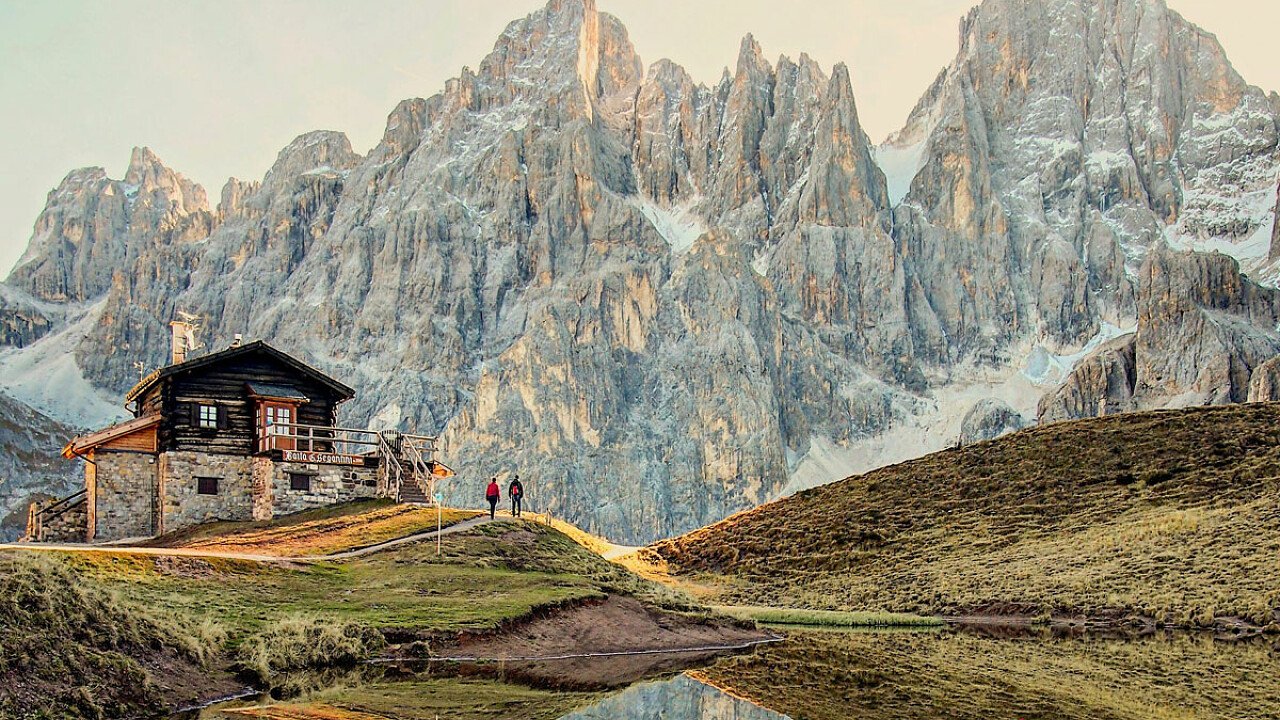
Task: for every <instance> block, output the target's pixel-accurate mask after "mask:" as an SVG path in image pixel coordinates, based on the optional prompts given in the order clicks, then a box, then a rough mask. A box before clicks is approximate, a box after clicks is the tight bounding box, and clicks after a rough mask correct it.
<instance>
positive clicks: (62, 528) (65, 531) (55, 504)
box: [22, 490, 89, 543]
mask: <svg viewBox="0 0 1280 720" xmlns="http://www.w3.org/2000/svg"><path fill="white" fill-rule="evenodd" d="M86 498H87V493H86V492H85V491H84V490H81V491H80V492H78V493H75V494H73V495H69V496H67V497H65V498H62V499H61V500H46V501H44V502H34V503H31V508H30V509H29V510H28V511H27V533H26V535H24V536H23V538H22V542H53V543H82V542H88V541H89V503H88V502H87V501H86Z"/></svg>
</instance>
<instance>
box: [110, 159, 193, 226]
mask: <svg viewBox="0 0 1280 720" xmlns="http://www.w3.org/2000/svg"><path fill="white" fill-rule="evenodd" d="M124 184H125V185H126V186H132V188H130V192H131V194H132V193H136V197H137V198H138V199H139V200H140V201H141V202H143V203H146V204H150V205H159V208H158V209H159V210H160V211H162V212H175V213H180V214H183V215H189V214H191V213H194V212H208V210H209V198H208V195H207V194H206V193H205V190H204V188H203V187H201V186H200V185H198V184H196V183H194V182H192V181H190V180H188V179H187V178H185V177H183V176H182V174H180V173H177V172H174V171H173V170H171V169H169V168H168V167H167V166H166V165H165V164H164V162H162V161H161V160H160V158H159V157H157V156H156V154H155V153H154V152H152V151H151V148H147V147H135V148H134V149H133V152H132V153H131V154H130V156H129V168H128V170H127V171H126V172H125V175H124Z"/></svg>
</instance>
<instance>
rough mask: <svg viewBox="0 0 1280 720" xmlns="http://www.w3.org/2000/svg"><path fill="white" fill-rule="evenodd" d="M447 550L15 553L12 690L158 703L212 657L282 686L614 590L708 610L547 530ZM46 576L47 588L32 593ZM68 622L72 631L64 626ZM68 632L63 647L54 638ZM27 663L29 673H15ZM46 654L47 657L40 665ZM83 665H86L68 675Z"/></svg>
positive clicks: (426, 546) (479, 539) (491, 528)
mask: <svg viewBox="0 0 1280 720" xmlns="http://www.w3.org/2000/svg"><path fill="white" fill-rule="evenodd" d="M339 517H345V516H339ZM316 521H317V518H310V519H307V520H305V521H304V522H306V523H312V522H316ZM237 532H241V531H237ZM192 535H200V533H193V534H192ZM204 537H205V538H206V539H208V540H210V541H213V542H216V541H217V539H216V537H215V536H210V535H204ZM295 537H296V536H295ZM442 549H443V553H442V554H441V555H440V556H437V555H436V544H435V542H421V543H411V544H406V545H401V546H397V547H395V548H392V549H389V550H385V551H381V552H377V553H373V554H369V555H366V556H362V557H359V558H354V559H351V560H349V561H345V562H341V563H337V562H316V563H289V562H279V563H261V562H255V561H250V560H240V559H232V558H199V557H179V556H174V557H166V556H159V555H144V554H136V553H135V554H129V553H94V552H74V551H68V552H56V553H55V552H49V553H43V554H41V555H40V556H39V557H38V558H28V557H26V555H25V554H23V557H22V558H17V557H16V554H15V555H14V556H5V555H0V594H3V595H4V597H0V612H4V611H5V609H6V607H8V606H7V605H5V603H6V602H7V603H10V604H12V605H13V606H14V607H23V608H27V609H25V610H23V612H24V613H26V614H22V613H17V611H16V610H13V609H9V615H10V617H11V618H13V619H12V620H10V621H6V619H5V618H0V630H3V629H10V630H13V631H14V632H12V633H9V634H6V635H4V636H3V637H0V647H2V648H3V649H4V651H5V653H4V655H3V659H0V687H3V686H4V685H5V681H7V680H11V679H12V678H11V677H10V676H12V675H13V674H14V673H16V672H19V671H21V672H22V673H26V674H25V675H23V677H28V676H30V677H31V678H33V679H34V680H35V681H37V686H38V687H44V686H48V687H52V688H56V689H57V690H58V691H59V692H63V691H66V692H70V690H68V688H74V687H76V685H75V684H70V685H68V684H66V683H67V682H68V678H70V679H71V681H72V682H73V683H78V684H79V685H80V686H83V687H98V686H99V685H105V686H108V687H114V688H120V689H121V693H122V694H123V695H127V696H128V697H131V698H133V700H132V701H131V702H134V703H135V705H138V704H139V703H141V704H142V705H147V704H150V705H147V707H153V706H154V704H155V703H157V702H159V700H160V699H161V697H162V695H163V693H161V692H160V691H159V690H157V689H156V683H155V682H154V681H153V680H152V679H151V674H152V673H153V672H155V671H156V666H153V662H152V661H155V660H157V658H159V657H160V656H164V657H166V658H177V660H174V662H177V661H178V660H181V661H182V662H185V663H186V664H187V665H193V664H195V663H199V662H206V663H208V662H212V663H215V664H217V665H218V666H219V667H223V668H227V667H234V668H236V669H240V670H244V671H248V672H250V673H251V674H254V675H257V676H258V677H263V678H272V682H275V680H276V676H278V675H279V674H280V673H282V672H284V671H288V670H291V669H295V668H313V667H329V666H333V665H341V664H345V663H352V662H357V661H359V660H361V659H365V658H367V657H369V656H370V655H372V654H374V653H376V652H377V651H378V650H379V649H380V648H381V647H382V641H383V639H384V638H387V639H394V640H395V641H396V642H401V641H409V640H413V639H425V640H427V641H428V645H429V644H430V642H431V641H432V640H433V639H434V638H436V637H437V636H439V635H448V634H450V633H454V632H458V631H464V630H469V631H486V630H495V629H498V628H501V627H502V626H504V625H505V624H507V623H510V622H511V621H514V620H518V619H521V618H525V617H529V616H532V615H533V614H535V612H536V611H537V610H539V609H543V608H547V607H552V606H557V605H561V604H565V603H572V602H578V601H583V600H588V599H600V598H604V597H605V596H607V595H610V594H623V595H630V596H634V597H636V598H638V599H641V600H642V601H643V602H646V603H647V604H649V605H650V606H659V607H663V608H668V609H674V610H696V609H699V608H698V606H696V605H695V604H694V603H693V602H692V601H691V600H689V599H688V598H687V597H685V596H683V595H680V594H679V593H675V592H673V591H670V590H668V589H667V588H664V587H662V586H660V585H657V584H654V583H651V582H649V581H646V580H643V579H641V578H639V577H637V576H635V575H633V574H632V573H630V572H629V571H627V570H625V569H624V568H621V567H619V566H617V565H614V564H612V563H610V562H607V561H605V560H604V559H602V558H600V557H599V556H598V555H596V554H595V553H593V552H591V551H590V550H588V549H586V548H584V547H582V546H581V545H579V544H578V543H577V542H575V541H573V540H572V539H570V538H568V537H566V536H565V535H563V534H562V533H560V532H558V531H556V530H555V529H553V528H549V527H547V526H545V525H538V524H534V523H528V522H520V521H502V522H498V523H493V524H490V525H485V526H482V527H478V528H475V529H472V530H470V531H466V532H460V533H457V534H454V535H450V536H448V537H446V538H444V539H443V543H442ZM33 563H34V564H33ZM31 567H36V568H38V569H39V571H38V572H36V571H32V570H30V568H31ZM32 577H35V578H36V579H37V580H39V583H38V584H37V585H36V586H34V587H35V589H24V588H27V586H28V585H31V584H32V582H33V581H32V580H31V578H32ZM59 593H61V594H59ZM68 593H69V594H68ZM46 596H49V597H53V598H55V599H58V600H57V602H59V603H61V604H60V605H56V606H54V607H51V608H46V605H47V603H45V604H42V603H43V602H44V601H43V600H40V599H41V598H45V597H46ZM38 600H39V602H38ZM31 608H35V609H34V610H33V609H31ZM33 613H34V614H33ZM6 622H7V624H6ZM66 622H72V625H69V626H67V627H69V628H71V629H58V628H62V625H59V624H58V623H66ZM51 628H52V629H55V630H56V632H52V631H51ZM64 636H67V637H66V638H64V640H60V641H58V644H55V645H48V644H41V642H43V641H44V639H46V637H54V638H60V637H64ZM28 648H30V649H28ZM99 650H101V652H99ZM11 658H17V659H19V661H20V662H23V663H27V665H26V666H24V667H23V668H19V670H14V669H13V668H12V667H11V666H10V665H9V664H8V663H10V661H11ZM32 658H36V659H41V662H43V661H45V660H47V662H45V663H44V664H43V665H32V664H31V663H32V660H31V659H32ZM77 663H78V664H77ZM68 664H70V665H74V667H76V668H80V669H79V670H76V671H75V673H72V674H67V673H66V672H63V667H64V666H65V665H68ZM170 664H172V663H170ZM144 665H148V666H149V669H146V668H144ZM160 667H161V672H162V674H163V673H164V672H168V669H169V668H168V667H167V666H163V664H162V666H160ZM6 673H8V674H7V675H6ZM77 673H78V674H77ZM165 680H166V682H168V681H169V678H168V677H166V678H165ZM39 683H44V685H39ZM196 683H197V685H198V684H199V679H197V681H196ZM10 684H12V683H10ZM15 687H17V688H18V689H17V690H12V691H8V692H9V695H5V692H6V691H5V690H0V711H3V710H8V709H14V710H13V712H11V713H10V715H17V714H18V713H19V711H20V712H24V713H25V712H28V711H29V710H31V709H32V708H33V707H36V706H35V705H34V704H33V703H35V702H37V700H39V699H41V698H42V697H43V696H44V693H41V692H40V691H39V689H38V687H37V689H36V690H24V689H23V688H24V687H26V686H15ZM64 694H65V693H64ZM55 695H56V694H55ZM58 697H61V696H58ZM77 697H78V696H77ZM95 697H97V696H94V697H90V698H88V699H80V700H77V699H76V697H68V698H65V699H64V700H59V702H64V701H65V703H75V702H80V703H81V704H80V705H68V707H73V706H74V707H84V708H91V707H94V706H93V705H92V703H95V702H96V703H98V704H99V705H102V704H103V703H107V704H108V705H109V704H110V703H112V702H116V701H115V700H112V699H111V698H112V697H113V696H112V695H111V693H110V691H108V692H106V693H105V694H104V695H102V696H101V697H97V699H94V698H95ZM121 702H123V701H121ZM4 703H8V705H7V706H6V705H5V704H4ZM116 704H117V705H119V704H120V703H119V702H116ZM112 707H115V706H112ZM120 707H125V706H123V705H121V706H120ZM133 707H134V706H128V707H125V710H128V711H129V712H133V710H132V708H133ZM15 708H16V709H15ZM122 712H124V711H122ZM89 714H91V715H92V714H93V712H89ZM108 714H110V713H108ZM116 714H120V713H116ZM64 715H65V716H76V712H69V713H64ZM64 715H58V714H56V713H55V714H52V715H48V717H62V716H64ZM0 716H3V712H0ZM481 716H482V715H481ZM33 717H45V716H44V715H37V716H33Z"/></svg>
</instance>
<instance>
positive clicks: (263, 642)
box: [236, 615, 386, 680]
mask: <svg viewBox="0 0 1280 720" xmlns="http://www.w3.org/2000/svg"><path fill="white" fill-rule="evenodd" d="M384 647H386V640H385V639H384V638H383V637H382V635H381V634H380V633H379V632H378V631H377V630H374V629H372V628H369V627H365V626H363V625H359V624H356V623H351V622H342V621H335V620H330V619H327V618H323V617H319V616H316V615H293V616H290V617H286V618H282V619H280V620H277V621H275V622H274V623H272V624H270V625H268V626H267V627H266V628H264V629H263V630H262V631H261V632H258V633H256V634H254V635H252V636H250V637H248V638H246V639H245V641H244V642H243V643H242V644H241V645H240V649H239V651H238V652H237V656H236V659H237V664H238V666H239V668H240V669H241V670H242V671H243V672H245V673H247V674H249V675H252V676H253V677H256V678H258V679H259V680H268V679H270V678H271V677H272V676H273V675H275V674H277V673H281V672H287V671H290V670H303V669H308V668H322V667H331V666H335V665H347V666H350V665H354V664H356V663H359V662H363V661H365V660H368V659H370V658H372V657H373V656H374V655H375V654H376V653H378V652H379V651H380V650H382V649H383V648H384Z"/></svg>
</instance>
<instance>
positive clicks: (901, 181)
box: [874, 136, 929, 206]
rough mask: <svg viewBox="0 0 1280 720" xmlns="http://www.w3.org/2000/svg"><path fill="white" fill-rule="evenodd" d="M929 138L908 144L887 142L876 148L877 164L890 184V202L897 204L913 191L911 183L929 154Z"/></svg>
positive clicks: (922, 167)
mask: <svg viewBox="0 0 1280 720" xmlns="http://www.w3.org/2000/svg"><path fill="white" fill-rule="evenodd" d="M928 149H929V139H928V137H927V136H926V137H925V138H923V139H921V140H919V141H917V142H914V143H909V144H906V145H895V144H893V143H885V144H883V145H881V146H879V147H877V148H875V150H874V156H875V159H876V164H877V165H879V166H880V170H881V172H883V173H884V179H885V182H886V183H887V184H888V186H889V202H890V203H891V204H892V205H894V206H896V205H898V204H900V203H901V202H902V200H903V199H904V198H905V197H906V196H907V193H908V192H910V191H911V183H912V182H914V181H915V179H916V176H917V175H919V174H920V171H921V170H923V169H924V166H925V163H926V162H928V160H929V156H928V154H927V153H926V151H927V150H928Z"/></svg>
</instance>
